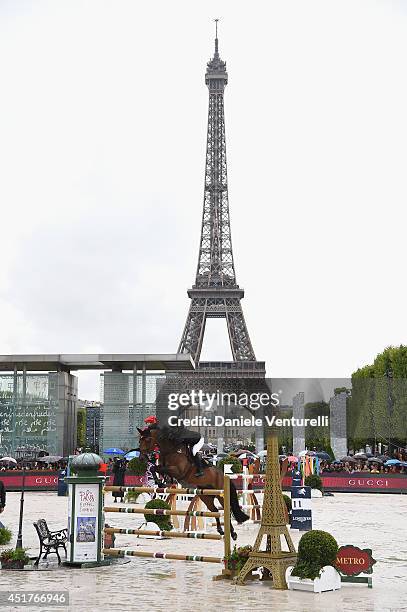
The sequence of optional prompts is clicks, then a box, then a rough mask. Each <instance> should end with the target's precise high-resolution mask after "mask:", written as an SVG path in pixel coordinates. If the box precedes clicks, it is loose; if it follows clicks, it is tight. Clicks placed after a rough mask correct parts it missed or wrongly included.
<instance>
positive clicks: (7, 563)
mask: <svg viewBox="0 0 407 612" xmlns="http://www.w3.org/2000/svg"><path fill="white" fill-rule="evenodd" d="M24 565H25V561H21V560H20V559H17V560H16V559H7V560H4V561H2V562H1V569H4V570H8V569H9V570H23V569H24Z"/></svg>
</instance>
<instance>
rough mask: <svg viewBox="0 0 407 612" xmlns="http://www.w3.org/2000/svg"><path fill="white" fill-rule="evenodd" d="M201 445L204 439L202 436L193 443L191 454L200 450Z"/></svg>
mask: <svg viewBox="0 0 407 612" xmlns="http://www.w3.org/2000/svg"><path fill="white" fill-rule="evenodd" d="M203 445H204V439H203V438H200V440H198V442H197V443H196V444H194V445H193V447H192V454H193V456H194V457H195V455H196V454H197V452H198V451H200V450H201V448H202V447H203Z"/></svg>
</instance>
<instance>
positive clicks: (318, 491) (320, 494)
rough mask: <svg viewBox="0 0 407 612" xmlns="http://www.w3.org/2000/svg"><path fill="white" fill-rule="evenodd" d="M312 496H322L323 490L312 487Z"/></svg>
mask: <svg viewBox="0 0 407 612" xmlns="http://www.w3.org/2000/svg"><path fill="white" fill-rule="evenodd" d="M311 497H322V491H320V490H319V489H311Z"/></svg>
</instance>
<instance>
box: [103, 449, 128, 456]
mask: <svg viewBox="0 0 407 612" xmlns="http://www.w3.org/2000/svg"><path fill="white" fill-rule="evenodd" d="M103 454H104V455H125V454H126V453H125V452H124V450H122V449H121V448H115V447H113V448H107V449H106V450H104V451H103Z"/></svg>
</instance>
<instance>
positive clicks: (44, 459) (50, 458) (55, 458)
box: [37, 455, 62, 463]
mask: <svg viewBox="0 0 407 612" xmlns="http://www.w3.org/2000/svg"><path fill="white" fill-rule="evenodd" d="M61 459H62V457H60V456H59V455H48V456H47V457H38V459H37V461H42V462H44V463H57V462H58V461H61Z"/></svg>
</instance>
